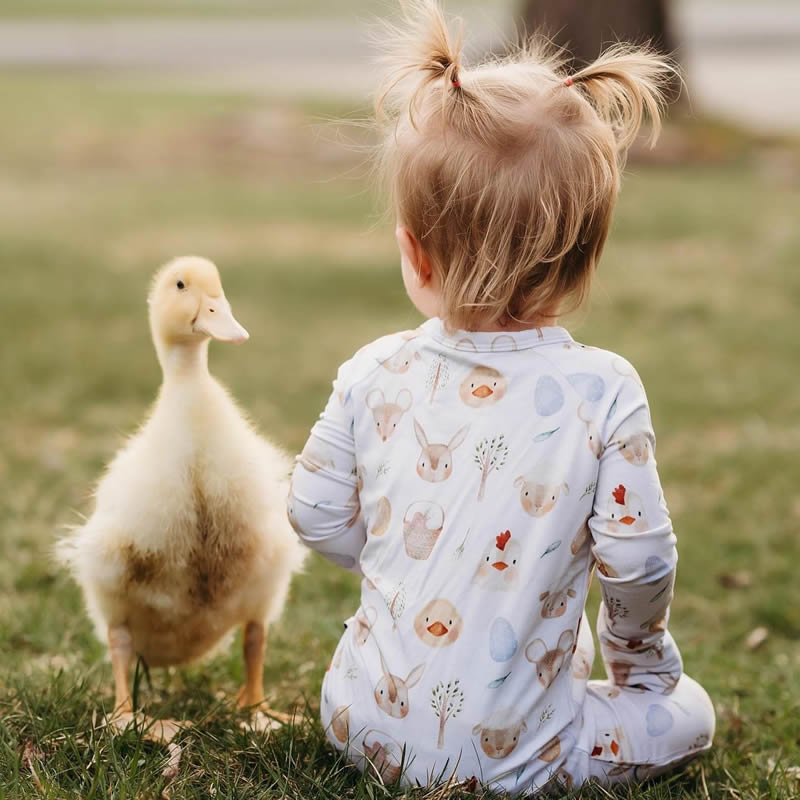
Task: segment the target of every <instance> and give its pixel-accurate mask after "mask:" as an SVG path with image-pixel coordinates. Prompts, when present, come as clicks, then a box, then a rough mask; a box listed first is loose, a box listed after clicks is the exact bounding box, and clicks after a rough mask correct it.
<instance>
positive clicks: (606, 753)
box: [592, 728, 625, 762]
mask: <svg viewBox="0 0 800 800" xmlns="http://www.w3.org/2000/svg"><path fill="white" fill-rule="evenodd" d="M624 743H625V734H624V733H623V731H622V728H608V729H607V730H603V731H598V732H597V738H596V739H595V745H594V747H593V748H592V758H600V759H602V760H603V761H617V762H619V761H623V760H624V758H623V752H622V750H623V746H624Z"/></svg>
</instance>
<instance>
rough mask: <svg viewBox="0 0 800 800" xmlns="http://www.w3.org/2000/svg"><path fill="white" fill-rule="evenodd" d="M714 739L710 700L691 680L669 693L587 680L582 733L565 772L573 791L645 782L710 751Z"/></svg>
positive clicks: (680, 681)
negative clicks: (588, 784)
mask: <svg viewBox="0 0 800 800" xmlns="http://www.w3.org/2000/svg"><path fill="white" fill-rule="evenodd" d="M713 735H714V708H713V706H712V704H711V700H710V699H709V697H708V695H707V694H706V692H705V690H704V689H703V687H702V686H700V685H699V684H698V683H697V682H696V681H694V680H692V679H691V678H690V677H689V676H688V675H683V676H681V678H680V679H679V680H678V682H677V684H676V686H675V688H674V690H673V691H672V692H670V694H661V693H658V692H651V691H639V690H634V689H625V688H622V689H621V688H619V687H617V686H614V685H613V684H611V683H610V682H609V681H589V684H588V687H587V692H586V700H585V702H584V706H583V729H582V731H581V733H580V734H579V736H578V741H577V744H576V747H575V749H574V750H573V753H572V754H571V756H570V758H569V759H568V764H567V765H566V771H567V773H568V774H569V776H570V778H571V779H572V783H573V785H574V786H578V785H579V784H581V783H583V782H584V781H587V780H592V779H593V780H595V781H599V782H601V783H604V784H611V783H619V782H628V781H643V780H645V779H647V778H652V777H655V776H656V775H660V774H663V773H665V772H669V771H670V770H673V769H675V768H676V767H678V766H680V765H681V764H683V763H685V762H686V761H688V760H690V759H691V758H693V757H695V756H697V755H698V754H700V753H702V752H704V751H705V750H708V749H709V748H710V747H711V740H712V738H713Z"/></svg>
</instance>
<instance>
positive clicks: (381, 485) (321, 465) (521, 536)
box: [288, 319, 713, 793]
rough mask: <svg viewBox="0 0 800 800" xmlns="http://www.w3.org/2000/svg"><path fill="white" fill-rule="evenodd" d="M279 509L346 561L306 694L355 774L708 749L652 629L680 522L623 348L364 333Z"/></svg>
mask: <svg viewBox="0 0 800 800" xmlns="http://www.w3.org/2000/svg"><path fill="white" fill-rule="evenodd" d="M288 513H289V518H290V520H291V522H292V524H293V525H294V527H295V529H296V530H297V532H298V534H299V535H300V537H301V538H302V540H303V541H304V542H305V543H306V544H307V545H309V546H310V547H312V548H314V549H315V550H317V551H318V552H320V553H321V554H322V555H324V556H325V557H327V558H329V559H330V560H331V561H333V562H334V563H336V564H338V565H340V566H342V567H345V568H346V569H349V570H351V571H353V572H355V573H356V574H358V575H360V576H361V577H362V581H361V603H360V605H359V607H358V609H357V610H356V612H355V613H354V615H353V616H352V617H350V618H349V619H348V620H347V621H346V622H345V632H344V635H343V636H342V638H341V640H340V642H339V644H338V646H337V648H336V651H335V653H334V655H333V658H332V660H331V663H330V665H329V667H328V670H327V672H326V675H325V679H324V682H323V689H322V703H321V715H322V721H323V724H324V725H325V726H326V728H327V731H328V735H329V738H330V740H331V742H332V743H333V744H334V745H335V746H336V747H338V748H339V749H343V750H344V749H346V750H347V752H348V754H349V757H350V758H351V759H352V760H353V761H354V762H356V763H357V764H358V765H359V766H360V767H362V768H369V769H372V770H376V771H377V772H378V773H380V774H381V776H382V777H383V778H384V780H386V781H394V780H397V779H402V780H403V781H406V782H408V783H420V784H429V783H433V782H436V781H438V780H444V779H447V778H449V777H450V776H451V775H452V774H453V773H455V774H456V777H457V778H458V779H469V778H471V777H472V776H475V777H476V778H477V779H478V780H479V781H481V782H482V783H483V784H485V785H487V786H490V787H491V788H493V789H496V790H503V791H508V792H511V793H522V792H532V791H538V790H541V789H543V788H544V787H553V786H558V787H562V788H563V787H567V786H574V785H576V784H579V783H581V782H583V781H585V780H587V779H590V778H594V779H602V780H604V781H606V782H613V781H615V780H622V779H639V778H642V777H645V776H646V775H647V774H650V773H652V772H655V771H657V770H658V769H660V768H662V767H663V766H664V765H672V764H674V763H676V762H679V761H681V760H682V759H684V758H686V757H687V756H689V755H691V754H693V753H696V752H699V751H701V750H703V749H705V748H707V747H708V746H710V741H711V735H712V733H713V710H710V711H709V709H710V703H709V701H708V698H707V696H706V695H705V693H704V692H703V690H702V689H701V688H700V687H699V686H697V684H695V683H694V682H693V681H691V679H690V678H688V677H686V676H683V670H682V663H681V657H680V654H679V652H678V649H677V647H676V645H675V642H674V641H673V639H672V637H671V635H670V634H669V631H668V630H667V623H668V620H669V604H670V601H671V599H672V590H673V583H674V577H675V566H676V562H677V553H676V549H675V536H674V535H673V532H672V525H671V523H670V518H669V514H668V511H667V506H666V504H665V502H664V497H663V494H662V491H661V487H660V484H659V479H658V474H657V471H656V462H655V437H654V434H653V430H652V425H651V421H650V413H649V409H648V405H647V399H646V397H645V392H644V389H643V387H642V384H641V381H640V379H639V376H638V375H637V373H636V371H635V370H634V369H633V367H632V366H631V365H630V364H629V363H628V362H627V361H626V360H625V359H623V358H620V357H619V356H617V355H615V354H614V353H610V352H607V351H604V350H599V349H595V348H591V347H586V346H584V345H582V344H579V343H577V342H575V341H574V340H573V339H572V337H571V336H570V334H569V333H568V332H567V331H566V330H565V329H563V328H560V327H549V328H541V329H535V330H529V331H523V332H517V333H513V334H492V333H473V332H470V333H466V332H460V333H459V332H457V333H454V334H450V333H448V332H447V331H446V330H445V328H444V327H443V325H442V324H441V322H440V321H439V320H436V319H433V320H429V321H428V322H426V323H425V324H424V325H422V326H421V327H420V328H418V329H417V330H415V331H408V332H404V333H399V334H394V335H391V336H387V337H384V338H382V339H379V340H377V341H376V342H373V343H372V344H370V345H367V346H366V347H364V348H362V349H361V350H360V351H359V352H358V353H356V355H355V356H354V357H353V358H352V359H351V360H350V361H348V362H347V363H345V364H344V365H343V366H342V367H341V368H340V370H339V374H338V377H337V379H336V381H335V382H334V387H333V393H332V395H331V397H330V400H329V401H328V404H327V406H326V408H325V410H324V412H323V413H322V415H321V416H320V419H319V420H318V422H317V423H316V424H315V425H314V428H313V430H312V432H311V436H310V438H309V440H308V443H307V444H306V446H305V448H304V450H303V452H302V454H301V455H300V456H299V457H298V463H297V467H296V469H295V473H294V476H293V480H292V488H291V491H290V496H289V501H288ZM595 567H596V568H597V570H596V571H597V576H598V579H599V582H600V586H601V589H602V593H603V604H602V606H601V609H600V616H599V620H598V626H597V632H598V636H599V642H600V647H601V653H602V658H603V661H604V663H605V665H606V671H607V674H608V678H609V681H608V682H606V683H595V682H589V680H588V679H589V675H590V672H591V663H592V658H593V652H592V651H593V648H592V646H591V631H590V630H589V626H588V624H586V622H584V623H583V624H581V622H582V620H584V619H585V617H584V614H583V609H584V605H585V601H586V594H587V591H588V587H589V583H590V580H591V577H592V574H593V572H594V568H595ZM579 644H580V646H579ZM701 709H702V713H700V710H701ZM606 734H609V735H608V736H607V735H606ZM645 765H647V766H645Z"/></svg>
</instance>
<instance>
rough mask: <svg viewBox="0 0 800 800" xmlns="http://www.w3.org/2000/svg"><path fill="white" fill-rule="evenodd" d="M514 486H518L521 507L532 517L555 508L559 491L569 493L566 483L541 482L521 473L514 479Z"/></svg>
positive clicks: (541, 515)
mask: <svg viewBox="0 0 800 800" xmlns="http://www.w3.org/2000/svg"><path fill="white" fill-rule="evenodd" d="M514 486H515V487H518V488H519V500H520V503H522V507H523V509H525V512H526V513H527V514H530V515H531V516H532V517H543V516H545V515H546V514H549V513H550V512H551V511H552V510H553V509H554V508H555V505H556V503H557V502H558V498H559V497H560V496H561V493H562V492H563V493H564V494H568V493H569V486H567V484H566V483H541V482H539V481H538V480H537V479H535V478H534V479H528V478H526V477H525V476H523V475H520V476H519V477H518V478H517V479H516V480H515V481H514Z"/></svg>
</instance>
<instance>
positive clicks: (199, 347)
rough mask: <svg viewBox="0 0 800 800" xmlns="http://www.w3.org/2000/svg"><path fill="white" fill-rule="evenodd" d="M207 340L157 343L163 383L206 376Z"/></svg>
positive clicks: (207, 375) (207, 374)
mask: <svg viewBox="0 0 800 800" xmlns="http://www.w3.org/2000/svg"><path fill="white" fill-rule="evenodd" d="M208 341H209V340H208V339H205V340H203V341H201V342H180V343H172V344H169V345H166V344H163V343H162V344H160V345H157V346H156V351H157V352H158V361H159V363H160V364H161V371H162V372H163V374H164V383H172V382H174V381H183V380H186V379H192V378H195V379H197V378H199V379H202V378H208V377H209V373H208Z"/></svg>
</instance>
